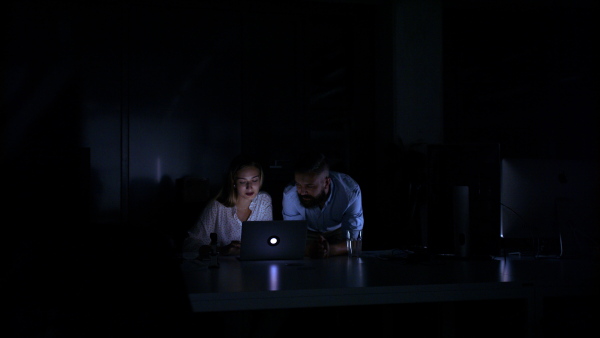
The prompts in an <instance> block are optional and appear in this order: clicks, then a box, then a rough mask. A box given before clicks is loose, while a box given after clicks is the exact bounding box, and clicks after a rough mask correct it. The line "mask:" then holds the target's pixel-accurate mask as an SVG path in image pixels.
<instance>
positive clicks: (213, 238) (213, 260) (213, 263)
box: [208, 232, 219, 268]
mask: <svg viewBox="0 0 600 338" xmlns="http://www.w3.org/2000/svg"><path fill="white" fill-rule="evenodd" d="M208 267H209V268H218V267H219V251H218V249H217V234H216V233H215V232H211V233H210V254H209V262H208Z"/></svg>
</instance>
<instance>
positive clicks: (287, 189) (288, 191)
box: [283, 184, 296, 197]
mask: <svg viewBox="0 0 600 338" xmlns="http://www.w3.org/2000/svg"><path fill="white" fill-rule="evenodd" d="M295 193H296V187H295V186H294V185H293V184H288V185H286V186H285V188H283V196H284V197H285V196H286V195H294V194H295Z"/></svg>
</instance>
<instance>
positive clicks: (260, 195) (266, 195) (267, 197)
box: [257, 190, 271, 201]
mask: <svg viewBox="0 0 600 338" xmlns="http://www.w3.org/2000/svg"><path fill="white" fill-rule="evenodd" d="M257 197H258V198H260V199H263V200H268V201H270V200H271V195H270V194H269V193H268V192H266V191H264V190H261V191H259V192H258V195H257Z"/></svg>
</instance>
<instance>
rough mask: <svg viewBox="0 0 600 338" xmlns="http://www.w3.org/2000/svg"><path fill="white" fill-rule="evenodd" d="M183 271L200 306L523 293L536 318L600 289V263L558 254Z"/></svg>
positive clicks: (225, 261) (224, 260) (226, 261)
mask: <svg viewBox="0 0 600 338" xmlns="http://www.w3.org/2000/svg"><path fill="white" fill-rule="evenodd" d="M367 255H369V253H368V252H367ZM182 270H183V275H184V280H185V284H186V287H187V290H188V294H189V299H190V302H191V305H192V309H193V311H195V312H214V311H229V310H260V309H280V308H299V307H323V306H344V305H373V304H399V303H421V302H446V301H465V300H494V299H517V298H520V299H527V300H528V302H529V303H528V304H529V315H530V316H533V317H536V316H539V314H538V313H539V311H540V307H541V306H542V305H541V304H543V303H542V302H541V299H542V298H543V297H547V296H568V295H588V294H593V295H598V285H600V283H598V282H599V281H600V279H599V278H598V262H595V261H579V260H577V261H575V260H573V261H572V260H558V259H556V260H533V259H512V260H489V261H461V260H451V259H445V260H432V261H427V262H421V263H411V264H409V263H406V262H405V261H401V260H382V259H379V258H377V257H376V256H375V255H371V256H370V257H363V258H359V259H356V258H354V259H352V258H347V257H345V256H340V257H331V258H328V259H305V260H304V261H301V262H291V261H259V262H240V261H238V260H237V259H235V258H234V257H220V267H219V268H216V269H210V268H207V267H206V266H200V265H197V264H195V263H193V262H189V261H188V262H184V264H183V265H182Z"/></svg>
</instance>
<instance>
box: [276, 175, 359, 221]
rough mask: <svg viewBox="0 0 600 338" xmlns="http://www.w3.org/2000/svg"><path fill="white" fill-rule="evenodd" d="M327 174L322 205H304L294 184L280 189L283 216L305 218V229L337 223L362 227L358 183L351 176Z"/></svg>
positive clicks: (290, 218) (291, 218) (295, 218)
mask: <svg viewBox="0 0 600 338" xmlns="http://www.w3.org/2000/svg"><path fill="white" fill-rule="evenodd" d="M329 177H330V178H331V188H330V189H331V193H330V194H329V198H328V199H327V202H325V206H324V207H323V209H320V208H319V207H314V208H310V209H307V208H305V207H303V206H302V204H300V199H299V198H298V191H297V189H296V186H295V185H289V186H286V187H285V189H284V190H283V201H282V204H283V210H282V214H283V219H284V220H306V221H307V223H308V229H309V230H312V231H318V232H328V231H333V230H336V229H339V228H340V227H343V228H344V229H360V230H362V228H363V224H364V218H363V208H362V194H361V191H360V187H359V185H358V183H356V181H355V180H354V179H352V178H351V177H350V176H348V175H346V174H342V173H338V172H335V171H330V172H329Z"/></svg>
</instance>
